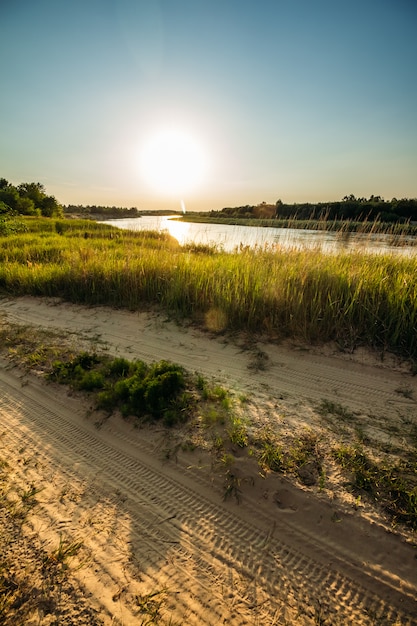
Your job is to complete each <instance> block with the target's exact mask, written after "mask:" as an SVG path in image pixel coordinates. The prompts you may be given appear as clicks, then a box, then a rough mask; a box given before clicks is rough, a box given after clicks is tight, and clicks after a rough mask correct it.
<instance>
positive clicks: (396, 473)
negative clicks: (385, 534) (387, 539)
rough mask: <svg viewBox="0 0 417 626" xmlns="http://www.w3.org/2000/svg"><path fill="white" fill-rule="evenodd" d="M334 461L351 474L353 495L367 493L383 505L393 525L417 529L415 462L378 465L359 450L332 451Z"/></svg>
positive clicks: (344, 447)
mask: <svg viewBox="0 0 417 626" xmlns="http://www.w3.org/2000/svg"><path fill="white" fill-rule="evenodd" d="M333 455H334V458H335V459H336V461H337V462H338V463H339V464H340V465H341V466H342V467H343V468H344V469H346V470H347V471H349V472H350V474H351V486H352V489H353V491H354V493H356V494H358V495H361V494H362V493H367V494H368V496H370V497H371V498H372V499H373V500H374V501H375V502H378V503H379V504H381V505H382V507H383V508H384V510H385V511H386V512H387V513H388V514H389V515H390V516H391V518H392V519H393V521H394V522H403V523H405V524H406V525H408V526H410V527H411V528H413V529H414V530H415V529H417V483H416V480H415V462H414V461H413V460H409V461H403V462H402V463H401V464H399V465H387V464H378V463H376V462H375V461H373V460H372V459H370V458H369V457H368V456H367V455H366V453H365V452H364V451H363V450H362V449H361V448H359V447H352V446H340V447H338V448H336V449H335V450H334V451H333Z"/></svg>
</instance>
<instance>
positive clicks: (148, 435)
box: [0, 298, 417, 626]
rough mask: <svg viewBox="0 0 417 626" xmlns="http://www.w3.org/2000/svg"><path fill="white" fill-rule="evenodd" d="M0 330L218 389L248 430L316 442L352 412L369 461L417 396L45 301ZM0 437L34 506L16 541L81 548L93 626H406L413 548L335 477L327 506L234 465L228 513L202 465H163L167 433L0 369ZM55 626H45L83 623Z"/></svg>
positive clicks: (406, 377)
mask: <svg viewBox="0 0 417 626" xmlns="http://www.w3.org/2000/svg"><path fill="white" fill-rule="evenodd" d="M1 316H3V318H4V319H7V320H9V321H10V322H13V323H18V324H22V325H29V326H33V328H34V332H35V333H36V329H37V328H40V327H41V328H48V329H53V330H58V331H62V332H63V333H65V334H67V333H70V334H72V336H74V337H75V338H77V340H79V341H80V342H84V343H87V344H88V343H89V342H93V343H94V345H96V346H97V347H100V349H102V350H108V351H109V353H111V354H114V355H119V356H126V357H128V358H130V359H133V358H140V359H143V360H149V361H155V360H159V359H167V360H172V361H174V362H176V363H180V364H182V365H184V366H185V367H186V368H188V369H189V370H192V371H198V372H200V373H202V374H203V375H205V376H210V377H214V379H216V380H219V381H220V382H221V383H222V384H223V385H226V386H228V387H229V388H231V389H233V390H235V392H236V393H242V394H243V393H244V394H246V395H247V396H248V398H249V399H250V406H251V411H252V419H253V420H256V421H257V426H258V425H259V424H265V425H267V426H268V427H270V428H274V427H275V425H276V424H278V423H279V424H280V428H281V429H283V430H284V431H285V430H286V431H288V432H293V431H296V430H297V429H304V428H306V427H309V428H323V420H322V418H320V416H319V415H318V413H317V411H315V407H316V406H317V404H318V403H319V402H321V401H323V400H324V399H325V400H327V401H329V402H330V401H331V402H335V403H339V404H341V405H343V406H345V407H347V408H349V410H351V411H352V412H354V414H355V416H356V419H357V420H358V423H359V424H360V428H361V429H362V431H363V432H365V433H366V434H367V436H369V437H372V438H373V439H374V440H375V442H379V444H380V445H383V444H384V443H386V442H387V441H388V442H389V443H390V444H392V445H393V447H394V448H395V447H397V448H398V449H401V447H402V446H406V445H407V433H409V432H410V429H411V428H415V425H416V421H417V403H416V400H415V398H417V380H416V377H413V376H412V375H411V374H410V372H409V371H408V368H407V367H406V366H405V365H401V364H400V363H397V362H395V360H394V359H388V358H386V359H385V360H384V361H381V360H378V358H376V357H371V356H370V355H369V354H367V353H365V352H359V353H358V352H357V353H355V354H353V355H342V354H340V353H337V352H336V350H332V349H331V348H327V349H326V350H324V349H321V350H318V349H317V350H313V349H310V350H306V349H305V348H302V347H297V346H291V347H290V346H282V345H281V346H279V345H272V344H267V343H261V342H258V343H257V344H256V345H255V344H249V342H245V341H244V340H243V339H242V338H236V339H235V340H232V339H230V338H229V339H228V340H226V339H225V338H224V337H214V336H211V337H210V336H208V335H207V334H204V333H202V332H200V331H198V330H196V329H195V328H193V327H191V326H189V327H187V328H184V327H180V326H178V325H176V324H174V323H173V322H170V321H168V320H166V319H165V317H164V316H162V315H156V314H150V313H149V314H148V313H133V312H126V311H118V310H113V309H107V308H97V307H96V308H88V307H81V306H75V305H71V304H67V303H59V302H57V301H55V300H46V299H34V298H20V299H10V300H9V299H2V300H0V317H1ZM326 427H327V429H328V430H329V429H330V431H331V432H332V433H333V435H334V436H335V437H338V436H343V428H341V429H340V431H338V430H337V428H338V426H337V424H330V425H329V424H327V425H326ZM0 428H1V433H2V437H1V444H2V447H1V451H2V452H1V454H2V458H3V459H4V458H6V459H7V461H8V462H9V464H10V466H11V467H12V468H13V479H14V481H15V483H16V484H17V485H19V484H21V485H24V484H26V485H27V484H31V485H36V486H37V487H39V488H41V489H42V491H40V492H39V493H38V494H37V502H38V504H37V506H36V507H35V508H34V509H33V511H32V512H31V515H30V518H29V522H28V528H27V533H28V537H36V538H37V540H39V541H40V542H41V545H42V546H43V548H44V549H45V550H46V551H47V552H48V551H51V550H52V549H53V547H54V546H55V547H56V545H57V544H59V540H60V537H61V539H62V537H65V540H67V541H69V542H77V541H81V542H82V548H81V549H80V551H79V552H78V553H77V556H76V557H74V567H72V568H71V575H72V576H73V577H74V580H76V581H77V585H79V588H78V591H77V593H78V594H79V595H80V598H81V597H82V599H83V602H86V603H87V605H88V607H89V608H90V609H92V610H94V612H95V615H96V616H97V619H98V620H99V621H100V622H101V623H104V624H123V625H130V624H147V623H161V624H162V623H164V624H165V623H166V624H169V623H171V624H187V625H188V624H189V625H193V624H204V625H213V626H214V625H218V624H230V625H235V626H237V625H243V624H257V625H265V626H267V625H272V624H297V625H298V624H300V625H304V624H305V625H310V624H331V625H338V624H340V625H346V624H387V625H388V624H390V625H393V624H396V625H399V624H401V625H403V624H404V625H406V624H407V625H411V624H417V601H416V598H417V559H416V557H417V550H416V548H415V536H414V537H413V535H412V533H411V532H407V531H405V530H404V529H401V528H398V529H391V528H390V527H389V525H388V524H387V522H386V520H384V517H383V515H380V514H378V512H375V511H374V510H373V509H372V507H367V506H366V504H363V505H362V504H361V505H359V504H356V505H355V506H354V505H353V500H352V499H351V500H349V497H348V496H346V497H342V496H341V495H338V493H337V490H335V489H334V485H335V484H336V478H337V477H336V476H334V477H333V478H332V480H333V483H332V481H331V480H330V481H329V483H331V484H333V489H331V488H330V487H329V489H322V490H320V489H318V487H317V486H316V487H315V488H306V487H303V486H301V485H300V484H297V483H296V481H295V480H289V479H288V478H285V477H282V476H279V475H273V474H271V475H269V476H266V477H264V476H261V475H260V474H259V472H258V471H257V469H256V466H255V464H254V463H253V462H251V461H250V459H246V458H243V457H242V459H241V467H240V468H239V471H240V476H241V483H240V484H241V487H242V498H241V501H240V502H237V501H235V500H234V499H227V500H225V499H224V497H223V496H224V491H223V487H222V481H221V478H220V477H219V475H218V473H216V470H215V469H213V461H212V459H211V458H210V456H209V455H208V453H207V452H205V451H204V450H198V449H197V450H194V451H193V452H178V454H167V450H168V451H169V446H170V442H169V438H167V434H166V432H165V431H164V430H163V429H161V428H156V427H153V428H151V427H149V428H143V429H138V428H135V427H134V425H133V424H132V423H129V422H128V421H123V420H122V419H120V418H119V417H118V416H112V417H111V418H110V419H108V420H103V421H102V422H100V424H99V425H98V422H97V416H96V415H94V413H91V407H90V406H89V403H88V401H87V400H85V399H83V398H82V397H77V396H76V395H75V394H72V395H71V394H68V392H66V391H65V390H64V389H63V388H59V387H58V386H55V385H52V384H46V383H45V382H42V380H41V379H40V378H39V377H36V376H34V375H30V374H28V373H27V372H23V371H22V370H20V369H18V368H17V367H14V366H13V365H12V364H11V363H10V361H8V360H6V359H3V360H1V361H0ZM238 461H239V459H238ZM77 564H79V565H80V567H77V566H76V565H77ZM74 593H75V592H74ZM152 610H153V611H154V618H153V619H154V621H149V620H150V617H149V616H150V615H151V612H152ZM74 611H75V608H74ZM65 619H66V621H62V622H58V621H57V622H56V623H65V624H67V623H68V624H71V623H74V624H84V623H88V621H82V620H83V618H82V616H81V614H78V616H77V615H76V614H75V613H74V615H73V621H71V614H69V616H68V611H67V615H66V618H65ZM86 619H87V618H86ZM36 620H37V621H35V618H34V621H33V624H35V623H36V624H50V623H55V622H53V621H51V618H50V617H47V616H45V615H42V614H41V613H39V614H38V615H37V616H36ZM48 620H49V621H48Z"/></svg>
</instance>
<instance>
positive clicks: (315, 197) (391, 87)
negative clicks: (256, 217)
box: [0, 0, 417, 211]
mask: <svg viewBox="0 0 417 626" xmlns="http://www.w3.org/2000/svg"><path fill="white" fill-rule="evenodd" d="M416 32H417V2H416V0H210V1H209V0H71V2H69V1H68V0H0V81H1V83H0V84H1V90H0V177H3V178H6V179H7V180H8V181H9V182H11V183H13V184H19V183H21V182H41V183H42V184H43V185H44V186H45V188H46V191H47V193H49V194H52V195H54V196H55V197H56V198H57V199H58V201H59V202H61V203H62V204H65V205H66V204H83V205H91V204H98V205H105V206H114V205H115V206H126V207H132V206H136V207H137V208H138V209H140V210H153V209H174V210H178V209H180V208H181V207H186V208H187V210H193V211H206V210H211V209H214V210H218V209H221V208H223V207H226V206H241V205H246V204H258V203H260V202H267V203H275V202H276V201H277V200H278V199H281V200H282V201H283V202H288V203H292V202H320V201H322V202H326V201H332V200H340V199H341V198H343V196H345V195H349V194H354V195H355V196H357V197H369V196H370V195H371V194H373V195H380V196H382V197H384V198H385V199H387V200H388V199H391V198H393V197H397V198H403V197H408V198H415V197H417V37H416Z"/></svg>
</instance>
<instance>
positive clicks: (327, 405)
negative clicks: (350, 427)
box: [317, 400, 356, 422]
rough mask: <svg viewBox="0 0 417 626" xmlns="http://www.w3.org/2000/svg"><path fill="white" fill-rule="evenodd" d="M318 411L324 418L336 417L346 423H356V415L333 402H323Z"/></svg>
mask: <svg viewBox="0 0 417 626" xmlns="http://www.w3.org/2000/svg"><path fill="white" fill-rule="evenodd" d="M317 410H318V413H319V414H320V415H322V416H323V417H326V416H328V415H334V416H335V417H339V418H340V419H342V420H344V421H350V422H354V421H355V419H356V418H355V415H354V413H352V412H351V411H349V409H347V408H346V407H344V406H343V405H341V404H338V403H337V402H332V401H331V400H322V401H321V403H320V405H319V407H318V409H317Z"/></svg>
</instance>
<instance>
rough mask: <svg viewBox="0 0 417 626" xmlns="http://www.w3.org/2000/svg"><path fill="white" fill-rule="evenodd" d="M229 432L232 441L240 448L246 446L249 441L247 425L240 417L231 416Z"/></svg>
mask: <svg viewBox="0 0 417 626" xmlns="http://www.w3.org/2000/svg"><path fill="white" fill-rule="evenodd" d="M228 434H229V437H230V441H231V442H232V443H233V444H235V445H237V446H239V447H240V448H245V447H246V446H247V445H248V443H249V435H248V431H247V428H246V425H245V423H244V421H243V420H242V419H241V418H240V417H231V419H230V428H229V430H228Z"/></svg>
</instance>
